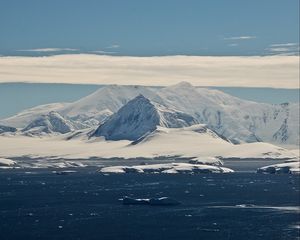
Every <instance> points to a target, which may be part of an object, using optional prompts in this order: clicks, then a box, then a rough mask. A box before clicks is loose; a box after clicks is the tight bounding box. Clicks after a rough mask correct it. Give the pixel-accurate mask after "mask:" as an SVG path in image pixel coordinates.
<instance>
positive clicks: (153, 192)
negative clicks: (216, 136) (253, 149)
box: [0, 167, 300, 240]
mask: <svg viewBox="0 0 300 240" xmlns="http://www.w3.org/2000/svg"><path fill="white" fill-rule="evenodd" d="M73 170H74V169H73ZM96 170H97V168H92V167H88V168H79V169H75V171H76V172H70V173H68V174H66V175H58V174H56V173H54V172H52V171H59V170H57V169H2V170H0V239H1V240H10V239H25V240H26V239H28V240H29V239H30V240H31V239H45V240H47V239H51V240H52V239H64V240H69V239H84V240H85V239H87V240H89V239H97V240H98V239H100V240H102V239H122V240H127V239H128V240H129V239H130V240H135V239H137V240H147V239H151V240H153V239H172V240H174V239H180V240H188V239H204V240H206V239H218V240H220V239H221V240H223V239H234V240H242V239H248V240H251V239H256V240H257V239H264V240H266V239H270V240H275V239H287V240H292V239H300V237H299V231H300V217H299V216H300V215H299V214H300V208H299V201H300V199H299V197H300V196H299V184H300V183H299V180H300V179H299V176H294V175H268V174H266V175H264V174H256V173H255V172H236V173H232V174H198V175H188V174H182V175H179V174H178V175H176V174H174V175H172V174H171V175H167V174H109V175H107V174H101V173H98V172H97V171H96ZM124 196H130V197H133V198H152V197H163V196H167V197H171V198H173V199H176V200H177V201H179V202H181V204H180V205H178V206H147V205H133V206H128V205H123V204H122V202H121V201H120V200H119V199H120V198H122V197H124Z"/></svg>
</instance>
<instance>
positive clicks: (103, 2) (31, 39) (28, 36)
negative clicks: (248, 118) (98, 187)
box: [0, 0, 299, 118]
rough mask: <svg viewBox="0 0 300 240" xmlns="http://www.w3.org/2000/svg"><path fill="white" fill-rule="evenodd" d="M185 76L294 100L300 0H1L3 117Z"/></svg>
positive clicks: (250, 94) (251, 95)
mask: <svg viewBox="0 0 300 240" xmlns="http://www.w3.org/2000/svg"><path fill="white" fill-rule="evenodd" d="M181 81H188V82H190V83H192V84H193V85H195V86H200V87H206V86H208V87H221V90H224V91H226V92H228V93H230V94H233V95H235V96H238V97H242V98H245V99H250V100H257V101H262V102H271V103H280V102H285V101H297V99H299V0H251V1H250V0H43V1H42V0H26V1H25V0H24V1H23V0H0V110H1V111H0V118H1V117H3V116H8V115H11V114H13V113H16V112H18V111H20V110H22V109H25V108H27V107H31V106H35V105H38V104H42V103H49V102H58V101H73V100H76V99H79V98H80V97H82V96H84V95H87V94H88V93H90V92H91V91H93V90H95V89H96V87H99V86H101V85H103V84H122V85H147V86H150V85H151V86H166V85H172V84H176V83H178V82H181ZM24 83H26V84H24ZM32 83H34V84H32ZM53 83H59V85H57V84H53ZM39 84H40V85H39ZM51 84H52V85H51ZM65 84H67V85H65ZM70 84H72V85H70ZM77 84H80V85H77ZM82 84H88V85H86V86H84V85H82ZM83 86H84V87H83ZM245 88H247V89H245ZM1 104H2V105H1Z"/></svg>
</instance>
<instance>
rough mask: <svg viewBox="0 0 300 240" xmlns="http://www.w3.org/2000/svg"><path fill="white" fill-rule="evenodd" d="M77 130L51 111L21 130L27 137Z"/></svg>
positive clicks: (73, 125)
mask: <svg viewBox="0 0 300 240" xmlns="http://www.w3.org/2000/svg"><path fill="white" fill-rule="evenodd" d="M76 129H78V127H77V126H76V124H75V123H73V122H71V121H69V120H66V119H64V118H63V117H62V116H61V115H60V114H59V113H57V112H55V111H51V112H49V113H48V114H45V115H42V116H40V117H37V118H36V119H34V120H33V121H32V122H31V123H30V124H29V125H27V126H26V127H25V128H23V129H22V132H23V133H25V134H27V135H41V134H51V133H62V134H64V133H68V132H72V131H74V130H76Z"/></svg>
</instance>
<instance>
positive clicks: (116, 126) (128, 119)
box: [94, 94, 197, 141]
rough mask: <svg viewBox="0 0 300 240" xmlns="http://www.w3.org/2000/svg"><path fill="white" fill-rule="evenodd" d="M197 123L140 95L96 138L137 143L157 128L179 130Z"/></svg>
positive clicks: (126, 105) (98, 130) (106, 123)
mask: <svg viewBox="0 0 300 240" xmlns="http://www.w3.org/2000/svg"><path fill="white" fill-rule="evenodd" d="M196 122H197V121H196V120H195V119H194V118H193V117H192V116H190V115H188V114H185V113H182V112H179V111H175V110H173V109H168V108H166V107H165V106H162V105H160V104H158V103H155V102H152V101H150V100H149V99H148V98H146V97H144V96H143V95H142V94H140V95H138V96H137V97H135V98H134V99H132V100H130V101H129V102H128V103H127V104H125V105H124V106H123V107H122V108H121V109H120V110H119V111H118V112H117V113H115V114H114V115H112V116H111V118H110V119H108V120H107V121H106V122H105V123H104V124H102V125H100V126H99V127H98V129H97V130H96V131H95V133H94V136H104V137H105V139H106V140H122V139H126V140H131V141H135V140H137V139H138V138H140V137H141V136H143V135H145V134H147V133H149V132H152V131H154V130H155V129H156V128H157V126H164V127H170V128H179V127H184V126H189V125H192V124H195V123H196Z"/></svg>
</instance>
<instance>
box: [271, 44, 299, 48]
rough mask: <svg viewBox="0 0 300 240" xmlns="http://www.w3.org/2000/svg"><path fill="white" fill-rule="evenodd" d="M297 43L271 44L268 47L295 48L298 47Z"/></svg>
mask: <svg viewBox="0 0 300 240" xmlns="http://www.w3.org/2000/svg"><path fill="white" fill-rule="evenodd" d="M298 45H299V44H298V43H276V44H271V45H270V47H295V46H298Z"/></svg>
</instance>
